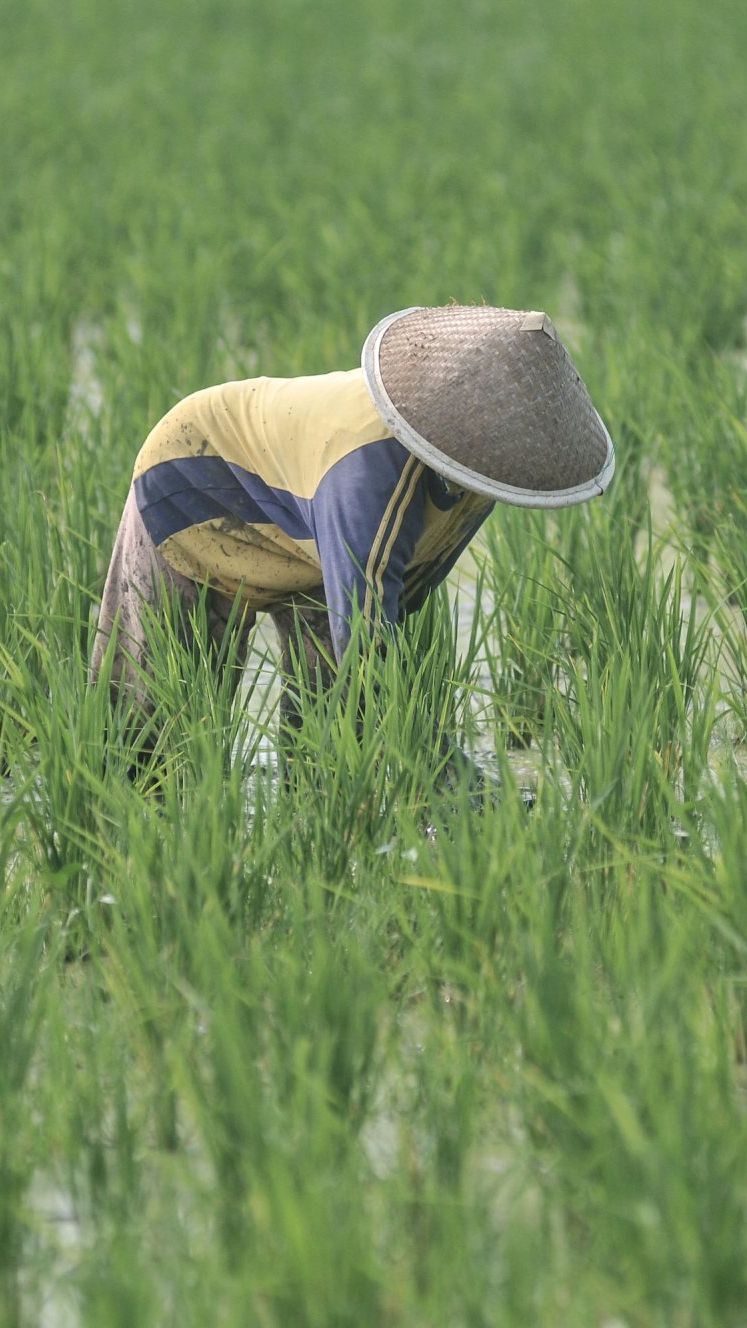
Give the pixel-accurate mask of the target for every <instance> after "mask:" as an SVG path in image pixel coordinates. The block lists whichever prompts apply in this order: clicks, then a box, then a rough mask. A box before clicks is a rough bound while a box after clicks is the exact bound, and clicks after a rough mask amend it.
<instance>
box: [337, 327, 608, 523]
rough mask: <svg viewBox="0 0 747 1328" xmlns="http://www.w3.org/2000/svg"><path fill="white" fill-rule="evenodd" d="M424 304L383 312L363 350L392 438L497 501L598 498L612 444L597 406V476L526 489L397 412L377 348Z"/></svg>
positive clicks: (567, 502) (563, 502)
mask: <svg viewBox="0 0 747 1328" xmlns="http://www.w3.org/2000/svg"><path fill="white" fill-rule="evenodd" d="M427 307H428V306H427V305H421V304H414V305H411V307H410V308H409V309H398V310H396V311H395V313H392V314H387V316H386V318H382V319H381V321H380V322H378V323H377V324H376V326H375V327H373V328H372V329H371V331H370V332H369V334H368V336H367V337H366V340H365V342H364V343H363V350H362V353H361V368H362V369H363V377H364V379H365V383H366V386H367V388H368V391H369V393H370V395H371V398H372V400H373V403H374V406H375V407H376V410H377V411H378V413H379V415H380V416H381V418H382V420H383V421H384V423H385V424H386V425H387V427H388V428H389V429H391V431H392V433H393V434H394V436H395V438H397V439H398V441H399V442H400V443H402V445H403V447H406V448H407V450H408V451H409V452H412V453H413V455H414V456H416V457H418V458H419V459H420V460H421V461H424V462H425V464H426V465H427V466H430V467H431V469H432V470H435V471H436V472H437V474H439V475H442V476H443V478H444V479H447V480H451V481H452V482H453V483H455V484H458V485H460V486H461V487H462V488H464V489H468V490H469V491H470V492H471V493H478V494H481V495H483V496H484V497H486V498H492V499H494V500H495V501H496V502H501V503H509V504H511V505H512V506H514V507H539V508H542V507H544V508H552V507H572V506H574V505H575V504H576V503H584V502H587V501H588V500H589V499H590V498H598V497H600V496H601V495H602V494H603V493H604V491H605V489H606V488H607V487H608V485H609V484H610V481H611V479H612V476H613V475H614V473H615V447H614V444H613V442H612V438H611V437H610V434H609V430H608V429H607V426H606V425H605V423H604V420H603V419H602V417H601V415H600V414H599V411H598V410H597V409H596V407H592V408H593V410H594V414H595V415H596V417H597V420H598V421H599V424H600V426H601V428H602V430H603V433H604V436H605V439H606V441H607V455H606V458H605V462H604V465H603V466H602V469H601V470H600V471H599V474H598V475H595V476H594V478H593V479H591V480H585V481H584V483H583V484H576V485H574V486H573V487H572V488H568V489H525V488H521V487H519V486H517V485H514V484H504V483H502V482H501V481H500V480H494V479H491V478H490V477H489V476H487V475H482V474H480V472H479V471H476V470H470V469H469V468H468V467H467V466H463V465H461V463H460V462H458V461H454V460H452V458H451V457H448V456H447V455H446V453H445V452H442V451H441V450H440V449H439V448H437V447H434V445H433V443H430V442H428V440H427V438H423V436H422V435H421V434H419V433H418V432H417V430H416V429H413V427H412V425H411V424H409V423H408V421H407V420H406V419H405V417H404V416H403V415H401V414H400V412H399V411H398V409H397V407H396V406H395V404H394V402H393V401H392V399H391V397H390V396H389V393H388V392H387V390H386V387H385V385H384V380H383V378H382V376H381V366H380V358H379V352H380V349H381V343H382V340H383V338H384V333H385V332H387V331H388V329H389V328H390V327H391V326H392V324H393V323H396V322H398V320H399V319H400V318H405V317H406V316H407V315H408V314H414V313H419V312H420V311H421V310H422V309H424V308H427Z"/></svg>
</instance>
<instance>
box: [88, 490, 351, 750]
mask: <svg viewBox="0 0 747 1328" xmlns="http://www.w3.org/2000/svg"><path fill="white" fill-rule="evenodd" d="M200 593H201V587H200V586H199V585H198V584H197V582H196V581H193V580H191V579H190V578H189V577H186V576H183V575H182V574H181V572H176V571H174V569H173V568H171V567H170V566H169V564H168V563H167V562H165V560H164V559H163V558H162V557H161V554H160V553H159V551H158V549H157V548H156V546H155V544H154V543H153V540H152V539H151V537H150V535H149V534H148V531H147V530H146V529H145V526H144V525H143V521H142V518H141V516H140V513H139V512H138V510H137V504H136V502H135V494H134V492H133V490H132V489H131V490H130V494H129V497H128V499H127V502H126V503H125V509H124V512H123V514H122V520H121V521H120V523H119V530H118V531H117V538H116V540H115V543H114V549H113V552H112V557H111V562H110V564H109V572H108V575H107V578H106V585H105V587H104V594H103V598H102V601H101V608H100V610H99V615H98V631H97V633H96V638H95V642H94V648H93V655H92V659H91V675H92V677H93V678H96V677H98V674H99V672H100V670H101V665H102V661H103V657H104V652H105V651H106V649H107V647H108V644H109V639H110V637H111V634H112V631H113V629H114V626H115V623H116V625H117V635H116V646H115V653H114V659H113V661H112V685H113V687H114V689H115V690H117V689H118V688H119V687H120V685H124V686H125V687H126V688H127V691H128V693H129V695H130V697H131V698H132V699H133V700H134V701H135V702H136V703H137V705H138V707H139V708H141V709H142V710H143V711H144V712H145V713H148V712H149V711H150V710H151V709H152V704H153V695H152V690H153V689H152V683H151V681H150V678H151V674H152V670H151V660H150V654H149V649H148V630H149V624H148V615H149V612H150V611H153V612H154V613H159V612H161V611H162V610H163V607H164V598H167V599H169V600H171V601H173V602H175V607H176V609H177V613H178V626H179V629H180V631H181V633H182V635H183V636H185V637H188V636H189V633H190V631H191V627H190V614H191V612H192V610H194V609H195V607H196V605H197V602H198V599H199V597H200ZM321 597H322V589H321V587H318V588H317V597H316V598H317V600H321ZM205 608H206V612H207V627H208V632H209V635H210V640H211V643H212V645H213V646H214V647H215V656H216V660H218V659H223V660H225V656H226V654H227V652H225V651H222V650H221V647H222V646H223V644H224V637H225V635H226V632H228V631H230V632H234V633H235V634H236V635H237V637H238V640H237V643H236V651H235V654H234V659H235V665H234V677H233V679H232V680H229V681H232V682H233V685H234V686H238V684H239V681H240V679H241V671H242V669H243V666H244V664H245V663H246V659H247V655H248V651H249V639H250V636H251V629H252V627H253V626H254V623H255V620H256V614H254V613H252V612H251V611H250V610H246V611H245V612H243V613H237V612H236V604H235V602H234V600H233V599H232V598H228V597H227V596H226V595H222V594H220V592H219V591H216V590H213V589H208V591H207V594H206V600H205ZM268 612H269V613H270V615H271V617H272V621H273V623H274V626H275V628H276V631H277V634H278V638H279V642H280V662H281V668H282V670H283V673H284V675H285V678H286V685H285V686H284V688H283V693H282V696H281V707H280V708H281V714H282V716H283V718H284V720H286V722H290V723H291V724H293V723H295V722H297V707H296V702H295V699H294V693H293V690H292V688H290V687H289V686H288V679H289V678H290V677H291V675H292V673H293V654H294V652H295V651H297V650H298V649H299V644H300V646H301V648H303V650H304V652H305V655H306V663H307V665H308V673H309V676H310V677H312V678H313V677H315V676H317V675H318V676H320V679H321V682H322V685H325V686H326V685H328V684H329V682H330V681H331V679H330V676H329V669H328V666H327V662H326V660H327V658H331V657H332V655H333V648H332V641H331V638H330V632H329V615H328V613H327V611H326V607H320V606H319V604H318V603H316V604H315V603H314V602H313V597H310V598H309V599H308V600H307V599H306V598H305V597H304V598H303V599H299V600H297V601H295V600H294V599H293V597H292V596H291V597H289V599H288V600H287V601H286V602H284V603H281V604H277V605H274V606H270V607H268ZM222 667H225V663H224V664H223V666H222Z"/></svg>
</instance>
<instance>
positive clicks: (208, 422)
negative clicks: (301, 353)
mask: <svg viewBox="0 0 747 1328" xmlns="http://www.w3.org/2000/svg"><path fill="white" fill-rule="evenodd" d="M134 485H135V494H136V498H137V504H138V508H139V510H140V513H141V515H142V518H143V521H144V523H145V526H146V529H147V530H148V532H149V534H150V536H151V538H152V539H153V540H154V542H155V544H156V545H157V546H158V547H159V549H160V552H161V554H162V555H163V557H164V558H165V559H166V561H167V563H169V565H170V566H171V567H173V568H175V570H176V571H178V572H182V573H184V575H186V576H188V577H191V578H192V579H193V580H195V581H199V582H200V583H203V582H206V581H207V582H209V584H210V585H211V586H213V587H215V588H216V589H217V590H219V591H221V592H223V593H224V594H226V595H230V596H233V595H235V594H236V593H237V592H240V593H241V594H242V596H243V597H244V599H245V600H246V603H247V605H248V607H249V608H250V609H263V608H267V607H268V606H271V605H273V604H277V603H280V602H282V601H283V599H284V598H287V596H288V595H290V594H298V593H299V592H301V593H304V592H305V593H307V594H310V595H313V594H314V593H315V592H316V593H317V594H319V592H320V590H321V589H322V588H323V592H324V596H325V599H326V602H327V606H328V608H329V614H330V623H331V628H332V638H333V641H334V644H335V650H336V652H337V654H338V657H339V655H340V654H341V653H342V651H343V649H344V648H345V645H346V643H347V640H348V636H349V628H348V619H349V615H350V611H351V605H352V604H353V603H354V602H357V603H358V604H359V605H361V606H362V608H363V609H364V612H365V613H366V614H367V615H368V616H369V617H373V616H374V615H375V614H376V613H378V612H381V614H382V615H383V616H384V618H385V619H386V620H387V621H388V622H392V623H393V622H396V621H398V620H399V619H400V618H401V617H402V616H403V614H404V613H405V612H406V611H407V610H409V609H413V608H417V607H418V605H419V604H420V603H421V602H422V600H423V598H424V597H425V595H426V594H427V593H428V591H429V590H430V589H431V588H432V587H433V586H434V585H436V584H438V582H439V581H441V580H443V578H444V577H445V576H446V574H447V572H448V571H449V570H450V568H451V567H452V566H453V564H454V563H455V562H456V559H457V558H458V556H459V554H460V553H461V552H462V550H463V549H464V547H465V546H466V545H467V544H468V542H469V541H470V539H471V538H472V536H473V535H474V534H475V532H476V531H477V529H478V527H479V526H480V525H481V524H482V522H483V521H484V520H485V517H486V516H487V515H488V512H489V511H490V510H491V508H492V505H493V504H492V503H491V502H489V501H487V500H486V499H485V498H483V497H481V496H479V495H477V494H470V493H457V494H454V493H451V492H450V491H449V487H448V486H447V484H446V482H445V481H444V480H442V479H441V477H440V476H438V475H436V474H435V472H434V471H432V470H430V469H429V468H428V467H427V466H425V465H424V464H423V463H422V462H421V461H419V460H418V459H417V457H415V456H413V455H412V453H410V452H408V451H407V449H406V448H405V447H403V446H402V444H401V443H399V442H398V441H397V439H396V438H394V437H393V436H392V435H391V433H390V432H389V431H388V429H387V427H386V425H385V424H384V423H383V421H382V420H381V417H380V416H379V415H378V414H377V412H376V409H375V407H374V405H373V402H372V400H371V397H370V396H369V393H368V389H367V387H366V384H365V380H364V377H363V371H362V370H361V369H353V370H351V371H349V372H340V373H330V374H320V375H316V376H314V377H308V378H249V379H245V380H243V381H241V382H233V383H223V384H222V385H220V386H217V387H209V388H205V389H204V390H202V391H200V392H194V393H193V394H192V395H191V396H188V397H186V398H185V399H184V400H183V401H181V402H179V404H178V405H176V406H174V408H173V409H172V410H170V411H169V412H168V414H167V415H165V416H164V418H163V419H162V420H161V421H160V423H159V424H157V425H156V427H155V428H154V429H153V430H152V432H151V433H150V434H149V436H148V438H147V439H146V441H145V444H144V446H143V448H142V450H141V452H140V454H139V456H138V459H137V461H136V463H135V473H134Z"/></svg>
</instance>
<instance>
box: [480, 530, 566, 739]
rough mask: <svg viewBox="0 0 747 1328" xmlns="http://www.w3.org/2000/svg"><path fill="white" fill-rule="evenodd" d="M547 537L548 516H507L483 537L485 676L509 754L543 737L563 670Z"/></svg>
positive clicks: (559, 611) (559, 597) (560, 612)
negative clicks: (549, 697)
mask: <svg viewBox="0 0 747 1328" xmlns="http://www.w3.org/2000/svg"><path fill="white" fill-rule="evenodd" d="M545 532H546V521H545V520H544V519H543V517H542V516H539V515H536V514H529V513H526V512H523V511H522V512H519V513H516V512H511V511H506V512H503V511H501V512H500V513H499V514H498V515H497V516H496V517H495V518H494V519H493V520H492V521H491V522H490V523H489V524H488V527H487V532H486V536H485V547H486V560H485V564H484V570H485V578H484V583H483V585H484V591H485V593H486V595H487V597H488V603H489V606H490V607H489V609H487V610H486V612H485V618H486V625H485V628H484V640H483V649H484V655H485V672H486V674H487V677H488V678H489V680H490V691H491V692H492V697H491V701H492V706H493V710H494V714H495V719H496V720H497V721H498V723H499V724H500V725H501V727H504V728H505V730H506V734H507V742H508V745H509V746H510V747H523V746H529V745H530V744H531V742H532V738H533V737H534V738H536V737H537V735H538V734H539V733H540V732H541V730H542V722H543V714H544V708H545V698H546V695H547V693H548V691H551V690H553V689H554V688H555V687H556V686H557V681H558V677H559V672H560V667H561V661H560V658H559V647H560V641H561V634H562V624H563V617H564V612H565V609H564V604H563V591H562V588H561V586H559V585H558V583H557V577H556V575H555V573H556V564H555V558H554V556H553V552H552V549H551V547H550V546H549V544H548V542H547V536H546V533H545Z"/></svg>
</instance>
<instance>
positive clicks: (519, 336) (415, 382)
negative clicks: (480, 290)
mask: <svg viewBox="0 0 747 1328" xmlns="http://www.w3.org/2000/svg"><path fill="white" fill-rule="evenodd" d="M362 364H363V372H364V376H365V379H366V383H367V385H368V389H369V392H370V393H371V396H372V398H373V402H374V405H375V406H376V409H377V411H378V412H379V414H380V415H381V417H382V419H383V420H384V421H385V423H386V424H387V425H388V427H389V428H390V429H391V431H392V433H393V434H394V436H395V438H398V439H399V441H400V442H401V443H402V444H403V445H404V446H405V447H406V448H408V450H409V451H410V452H413V453H414V454H415V456H417V457H420V459H421V461H424V462H425V463H426V465H428V466H430V467H431V468H432V469H433V470H435V471H437V472H438V474H440V475H442V476H443V477H444V478H445V479H447V480H452V481H453V482H454V483H456V484H458V485H460V486H461V487H462V488H464V489H469V490H471V491H472V492H473V493H482V494H485V495H486V496H488V497H490V498H495V499H499V500H500V501H501V502H506V503H514V504H517V505H518V506H521V507H567V506H570V505H571V504H572V503H582V502H584V501H585V500H586V499H587V498H594V497H596V496H597V495H598V494H601V493H604V490H605V489H606V488H607V485H608V484H609V482H610V480H611V479H612V475H613V472H614V469H615V450H614V447H613V445H612V439H611V438H610V436H609V433H608V432H607V429H606V428H605V426H604V424H603V422H602V420H601V418H600V416H599V415H598V414H597V411H596V410H595V409H594V406H593V405H592V402H591V398H590V397H589V393H588V392H587V390H586V388H585V386H584V384H583V383H582V381H581V379H580V378H579V376H578V374H577V373H576V370H575V368H574V367H573V364H572V363H571V359H570V356H569V355H568V352H567V351H566V349H565V347H564V346H563V345H562V343H561V342H560V341H559V340H558V338H557V336H556V333H555V329H554V327H553V325H552V323H551V322H550V319H549V318H548V317H547V315H546V314H544V313H537V312H527V311H526V310H521V309H493V308H489V307H487V306H481V305H475V306H472V305H447V306H446V307H444V308H435V309H421V308H413V309H401V310H399V311H398V312H397V313H393V314H389V316H388V317H387V318H384V319H382V321H381V322H380V323H377V325H376V327H374V328H373V330H372V331H371V332H370V333H369V335H368V337H367V338H366V342H365V345H364V347H363V356H362Z"/></svg>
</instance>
